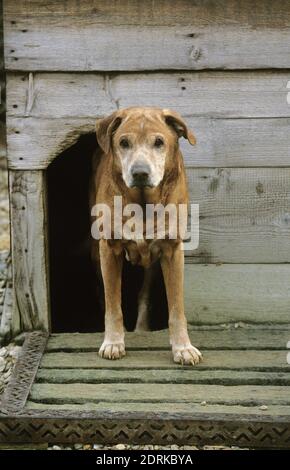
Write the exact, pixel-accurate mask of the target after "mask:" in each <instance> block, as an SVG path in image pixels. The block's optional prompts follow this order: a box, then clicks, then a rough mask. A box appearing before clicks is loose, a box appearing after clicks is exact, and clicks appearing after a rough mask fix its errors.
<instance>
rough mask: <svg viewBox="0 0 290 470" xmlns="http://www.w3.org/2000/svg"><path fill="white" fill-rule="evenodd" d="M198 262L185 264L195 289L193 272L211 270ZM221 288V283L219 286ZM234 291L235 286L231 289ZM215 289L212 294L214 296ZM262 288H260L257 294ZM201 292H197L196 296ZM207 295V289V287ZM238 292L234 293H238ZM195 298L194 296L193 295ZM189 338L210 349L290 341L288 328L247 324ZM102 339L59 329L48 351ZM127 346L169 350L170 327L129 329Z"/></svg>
mask: <svg viewBox="0 0 290 470" xmlns="http://www.w3.org/2000/svg"><path fill="white" fill-rule="evenodd" d="M195 268H196V267H195V266H186V276H191V280H190V281H189V283H190V282H193V283H194V287H193V288H192V290H195V289H196V286H195V282H194V280H193V279H192V277H193V276H194V272H195V271H196V272H197V275H198V274H200V275H202V274H203V273H204V274H203V275H206V272H208V273H210V271H209V270H210V268H209V269H205V268H204V267H203V266H200V268H201V269H198V268H199V267H197V269H195ZM213 269H215V271H216V272H217V276H222V275H223V272H222V271H224V270H223V269H220V268H213ZM217 289H218V287H217ZM232 292H234V290H232ZM215 294H216V293H214V294H213V296H214V295H215ZM259 294H260V292H258V295H259ZM197 295H198V293H197V292H194V293H193V297H195V296H197ZM207 295H208V291H207ZM235 295H236V294H233V297H235ZM192 301H193V302H194V298H193V299H192ZM189 334H190V338H191V340H192V341H193V342H194V344H195V345H196V346H197V347H198V348H206V349H207V350H209V349H214V350H216V349H222V350H226V349H230V350H232V349H239V350H241V349H247V350H249V349H255V350H258V349H268V350H270V349H273V350H275V349H277V350H279V349H282V350H285V348H286V344H287V342H288V341H289V340H290V331H289V330H283V329H281V330H273V331H272V330H271V329H269V330H250V329H244V328H236V329H233V328H231V329H227V330H226V329H224V330H216V329H210V328H209V329H207V330H198V329H196V330H194V329H190V331H189ZM102 339H103V333H58V334H53V335H51V337H50V338H49V340H48V343H47V346H46V351H50V352H60V351H63V352H70V351H83V352H86V351H96V350H97V349H98V345H99V344H100V341H101V340H102ZM126 348H127V350H136V349H137V350H158V349H160V350H162V349H163V350H167V349H170V346H169V334H168V330H162V331H150V332H142V333H141V332H129V333H126Z"/></svg>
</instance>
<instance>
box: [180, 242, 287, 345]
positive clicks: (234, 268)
mask: <svg viewBox="0 0 290 470" xmlns="http://www.w3.org/2000/svg"><path fill="white" fill-rule="evenodd" d="M265 247H266V245H265ZM188 260H189V261H190V258H189V259H188ZM289 268H290V266H289V265H287V264H284V265H275V264H272V265H266V264H264V265H254V264H252V265H249V264H244V265H235V264H233V265H221V266H215V265H209V266H200V265H192V266H191V267H190V268H189V266H188V265H186V268H185V277H184V282H185V308H186V314H187V318H188V321H189V322H190V323H191V324H203V323H205V324H212V325H213V324H220V323H223V322H225V323H227V322H235V321H237V322H239V321H242V322H249V323H250V324H252V325H255V324H258V323H259V322H260V323H267V322H268V324H269V328H270V329H272V331H271V332H269V349H271V348H272V347H274V348H275V346H274V343H275V342H276V345H278V344H280V340H281V343H283V342H284V344H286V343H285V339H286V342H287V336H288V337H289V339H290V334H289V331H288V330H287V329H286V323H288V322H289V317H290V314H289V295H290V291H289V285H290V278H289V276H290V269H289ZM276 322H277V323H279V322H282V323H285V325H284V326H283V325H280V327H281V328H284V333H282V332H281V335H280V332H274V330H273V326H274V325H275V323H276ZM255 335H256V340H255V339H254V338H255ZM229 337H231V338H232V341H233V343H234V341H237V344H238V343H239V344H242V343H243V338H244V341H245V343H244V345H246V344H247V348H249V347H251V346H250V344H252V347H256V349H259V348H260V346H258V344H259V345H261V347H264V346H265V347H266V348H267V349H268V347H267V346H266V343H267V341H268V340H267V339H266V338H267V335H265V336H264V333H262V331H259V332H258V331H255V332H251V331H249V330H246V331H243V329H240V328H239V329H238V330H237V333H236V336H235V333H234V332H229ZM270 337H272V340H273V341H272V340H270ZM278 337H279V338H280V339H279V340H278ZM198 338H199V333H197V334H196V341H199V339H198ZM235 338H236V339H235ZM252 338H253V340H252ZM263 338H264V339H263ZM275 338H276V339H275ZM220 339H221V340H222V341H223V339H222V335H220V334H219V332H217V337H216V339H215V341H219V340H220ZM252 341H253V342H252ZM271 345H272V346H271Z"/></svg>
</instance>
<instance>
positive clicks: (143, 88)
mask: <svg viewBox="0 0 290 470" xmlns="http://www.w3.org/2000/svg"><path fill="white" fill-rule="evenodd" d="M288 81H289V72H288V71H261V70H260V71H242V72H238V71H226V72H224V71H202V72H187V71H183V72H170V73H166V72H163V73H160V72H154V73H147V74H142V73H126V72H125V73H119V74H106V73H84V74H79V73H29V74H27V73H13V72H9V73H8V74H7V95H8V96H7V114H8V115H9V116H15V117H28V116H30V117H41V118H54V119H55V118H67V117H72V118H82V117H85V118H90V117H91V118H96V117H101V116H103V115H106V114H109V113H110V112H112V111H115V109H116V108H117V107H120V108H126V107H129V106H134V105H135V106H136V105H139V106H150V105H152V106H159V107H161V108H163V107H164V108H168V107H172V108H173V109H175V110H176V111H178V112H180V113H181V114H182V115H183V116H184V117H185V118H188V117H216V118H237V117H243V118H255V117H256V118H261V117H263V118H270V117H273V118H274V117H290V110H289V105H288V104H287V100H286V94H287V83H288ZM15 105H17V107H15Z"/></svg>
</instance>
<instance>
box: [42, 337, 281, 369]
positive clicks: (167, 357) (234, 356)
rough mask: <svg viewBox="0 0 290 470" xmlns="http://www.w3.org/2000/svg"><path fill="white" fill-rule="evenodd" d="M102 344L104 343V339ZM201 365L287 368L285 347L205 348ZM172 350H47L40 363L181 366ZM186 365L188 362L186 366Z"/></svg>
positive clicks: (68, 366) (77, 366)
mask: <svg viewBox="0 0 290 470" xmlns="http://www.w3.org/2000/svg"><path fill="white" fill-rule="evenodd" d="M100 345H101V343H100ZM203 353H204V354H203V356H204V360H203V362H201V363H200V364H199V365H198V366H197V367H198V369H217V368H219V369H242V370H257V371H259V370H260V371H263V370H264V371H265V370H268V371H273V372H274V371H281V372H282V371H286V370H288V371H289V370H290V365H289V364H287V362H286V350H285V351H244V350H242V351H238V350H235V351H230V352H229V351H203ZM181 367H182V366H180V365H178V364H176V363H174V362H173V359H172V354H171V352H170V351H129V352H127V356H126V357H125V358H124V359H121V360H119V361H110V360H108V359H102V358H100V357H99V356H98V354H97V353H96V352H81V353H80V352H79V353H74V352H70V353H63V352H55V353H54V352H51V353H46V354H45V355H44V356H43V359H42V361H41V364H40V368H45V369H59V368H61V369H62V368H63V369H136V368H137V369H179V368H181ZM185 368H186V366H185Z"/></svg>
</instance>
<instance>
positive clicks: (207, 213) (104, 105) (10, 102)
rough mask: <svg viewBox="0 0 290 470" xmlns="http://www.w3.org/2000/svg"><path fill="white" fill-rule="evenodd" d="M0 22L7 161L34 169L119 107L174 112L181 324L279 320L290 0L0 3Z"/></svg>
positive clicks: (284, 278)
mask: <svg viewBox="0 0 290 470" xmlns="http://www.w3.org/2000/svg"><path fill="white" fill-rule="evenodd" d="M4 19H5V22H4V31H5V64H6V70H7V139H8V160H9V167H10V169H11V170H12V171H13V172H14V173H15V172H16V173H17V172H18V171H20V170H34V173H32V174H37V173H38V172H37V171H35V170H38V171H39V172H42V170H44V169H45V168H46V167H47V166H48V165H49V163H50V162H51V161H52V160H53V159H54V158H55V157H56V156H57V155H58V154H59V153H60V152H61V151H62V150H64V149H65V148H66V147H68V146H69V145H72V144H73V143H74V142H75V141H76V140H77V138H78V136H79V135H80V134H81V133H86V132H89V131H91V130H93V128H94V122H95V118H96V117H100V116H103V115H105V114H108V113H110V112H112V111H114V110H115V109H118V108H120V107H126V106H130V105H147V106H148V105H156V106H164V107H170V108H173V109H175V110H177V111H179V112H180V113H181V114H182V115H183V116H184V118H185V119H186V120H187V122H188V123H189V125H190V126H191V128H192V129H193V131H194V132H195V134H196V136H197V142H198V144H197V146H196V148H192V147H190V146H189V145H187V143H186V142H182V144H181V145H182V149H183V152H184V156H185V161H186V167H187V172H188V179H189V184H190V194H191V199H192V202H195V203H199V204H200V213H201V219H200V229H201V231H200V247H199V249H198V250H197V251H195V252H193V253H189V256H188V262H189V263H193V266H192V267H191V268H190V270H189V271H188V273H190V275H188V276H187V281H186V285H187V294H186V296H187V304H188V310H189V315H190V318H191V321H192V322H193V323H195V322H202V321H204V322H205V323H211V322H219V321H220V322H225V321H239V320H243V321H252V322H256V321H260V322H261V321H267V322H269V321H270V322H272V321H279V322H282V323H283V322H286V321H287V320H289V317H290V312H289V314H288V311H287V308H286V306H287V302H289V300H290V266H289V264H288V263H289V262H290V132H289V130H290V106H289V104H288V103H287V99H286V97H287V84H288V86H289V87H290V71H289V68H290V3H289V1H284V0H277V1H275V2H273V1H271V0H257V1H250V0H245V1H240V0H215V1H209V0H197V1H194V2H193V1H191V0H176V1H174V2H173V1H170V0H159V1H153V0H152V1H149V0H148V1H146V2H144V1H143V2H142V1H141V0H140V1H139V0H116V1H113V2H104V1H101V0H90V1H89V0H84V1H82V2H81V1H77V0H61V1H58V0H50V1H49V0H48V1H45V2H43V1H41V0H31V1H29V2H27V1H26V0H19V1H18V2H17V8H15V2H14V0H6V2H5V9H4ZM22 229H23V228H22ZM40 250H41V252H43V253H44V251H45V248H44V245H42V246H41V248H40ZM205 265H207V266H205ZM271 273H273V274H271ZM217 286H219V289H217ZM266 286H267V287H266ZM281 286H282V287H281ZM205 291H207V294H208V295H205ZM269 292H271V295H270V294H269ZM233 299H237V300H236V301H235V300H233ZM265 299H266V300H265ZM45 308H47V306H46V305H45ZM202 315H203V316H202ZM287 315H288V317H287Z"/></svg>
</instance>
